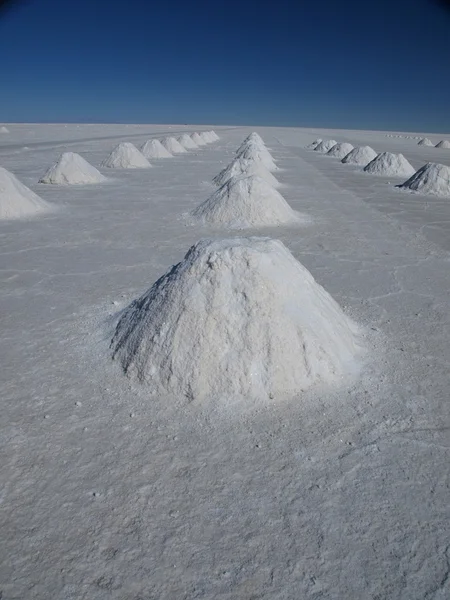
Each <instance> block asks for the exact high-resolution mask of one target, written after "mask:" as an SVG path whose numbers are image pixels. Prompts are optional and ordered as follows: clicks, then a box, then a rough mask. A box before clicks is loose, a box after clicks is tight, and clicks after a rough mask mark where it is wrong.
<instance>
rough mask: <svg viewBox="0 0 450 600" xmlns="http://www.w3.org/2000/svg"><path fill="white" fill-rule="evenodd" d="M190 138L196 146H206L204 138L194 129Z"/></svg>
mask: <svg viewBox="0 0 450 600" xmlns="http://www.w3.org/2000/svg"><path fill="white" fill-rule="evenodd" d="M191 139H192V140H193V141H194V142H195V143H196V144H197V146H206V142H205V140H204V139H203V138H202V136H201V135H200V134H199V133H197V132H196V131H195V132H194V133H193V134H192V135H191Z"/></svg>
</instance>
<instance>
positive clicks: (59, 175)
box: [39, 152, 106, 185]
mask: <svg viewBox="0 0 450 600" xmlns="http://www.w3.org/2000/svg"><path fill="white" fill-rule="evenodd" d="M102 181H106V177H104V175H102V174H101V173H100V171H98V170H97V169H96V168H95V167H93V166H92V165H90V164H89V163H88V162H87V161H86V160H85V159H84V158H83V157H82V156H80V155H79V154H76V153H75V152H64V154H61V156H60V157H59V159H58V162H57V163H56V164H55V165H53V167H50V169H49V170H48V171H47V173H45V175H44V176H43V177H42V178H41V179H40V180H39V183H54V184H59V185H78V184H79V185H85V184H90V183H101V182H102Z"/></svg>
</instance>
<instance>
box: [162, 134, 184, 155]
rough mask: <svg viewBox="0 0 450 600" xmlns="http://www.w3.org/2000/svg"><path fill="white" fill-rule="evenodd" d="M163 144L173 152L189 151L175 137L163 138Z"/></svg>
mask: <svg viewBox="0 0 450 600" xmlns="http://www.w3.org/2000/svg"><path fill="white" fill-rule="evenodd" d="M161 144H162V145H163V146H164V148H165V149H166V150H168V151H169V152H170V153H171V154H181V153H183V152H187V150H186V148H183V146H182V145H181V144H180V142H179V141H178V140H176V139H175V138H174V137H166V138H164V139H163V140H161Z"/></svg>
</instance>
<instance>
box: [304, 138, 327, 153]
mask: <svg viewBox="0 0 450 600" xmlns="http://www.w3.org/2000/svg"><path fill="white" fill-rule="evenodd" d="M322 141H323V140H322V138H317V140H314V142H311V143H310V144H308V145H307V146H305V148H306V149H307V150H314V149H315V147H316V146H318V145H319V144H320V142H322Z"/></svg>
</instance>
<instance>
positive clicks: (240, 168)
mask: <svg viewBox="0 0 450 600" xmlns="http://www.w3.org/2000/svg"><path fill="white" fill-rule="evenodd" d="M247 175H259V176H260V177H261V178H262V179H264V180H265V181H267V183H269V184H270V185H271V186H273V187H279V186H280V185H281V184H280V182H279V181H278V179H277V178H276V177H275V176H274V175H272V173H271V172H270V171H269V170H268V169H266V167H265V166H264V165H263V164H262V163H260V162H255V161H253V160H248V159H245V158H235V159H234V160H233V161H231V163H230V164H229V165H227V166H226V167H225V168H224V169H222V171H220V173H219V174H218V175H216V176H215V177H214V179H213V183H214V184H215V185H217V186H221V185H223V184H224V183H226V182H227V181H228V180H229V179H232V178H233V177H245V176H247Z"/></svg>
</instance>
